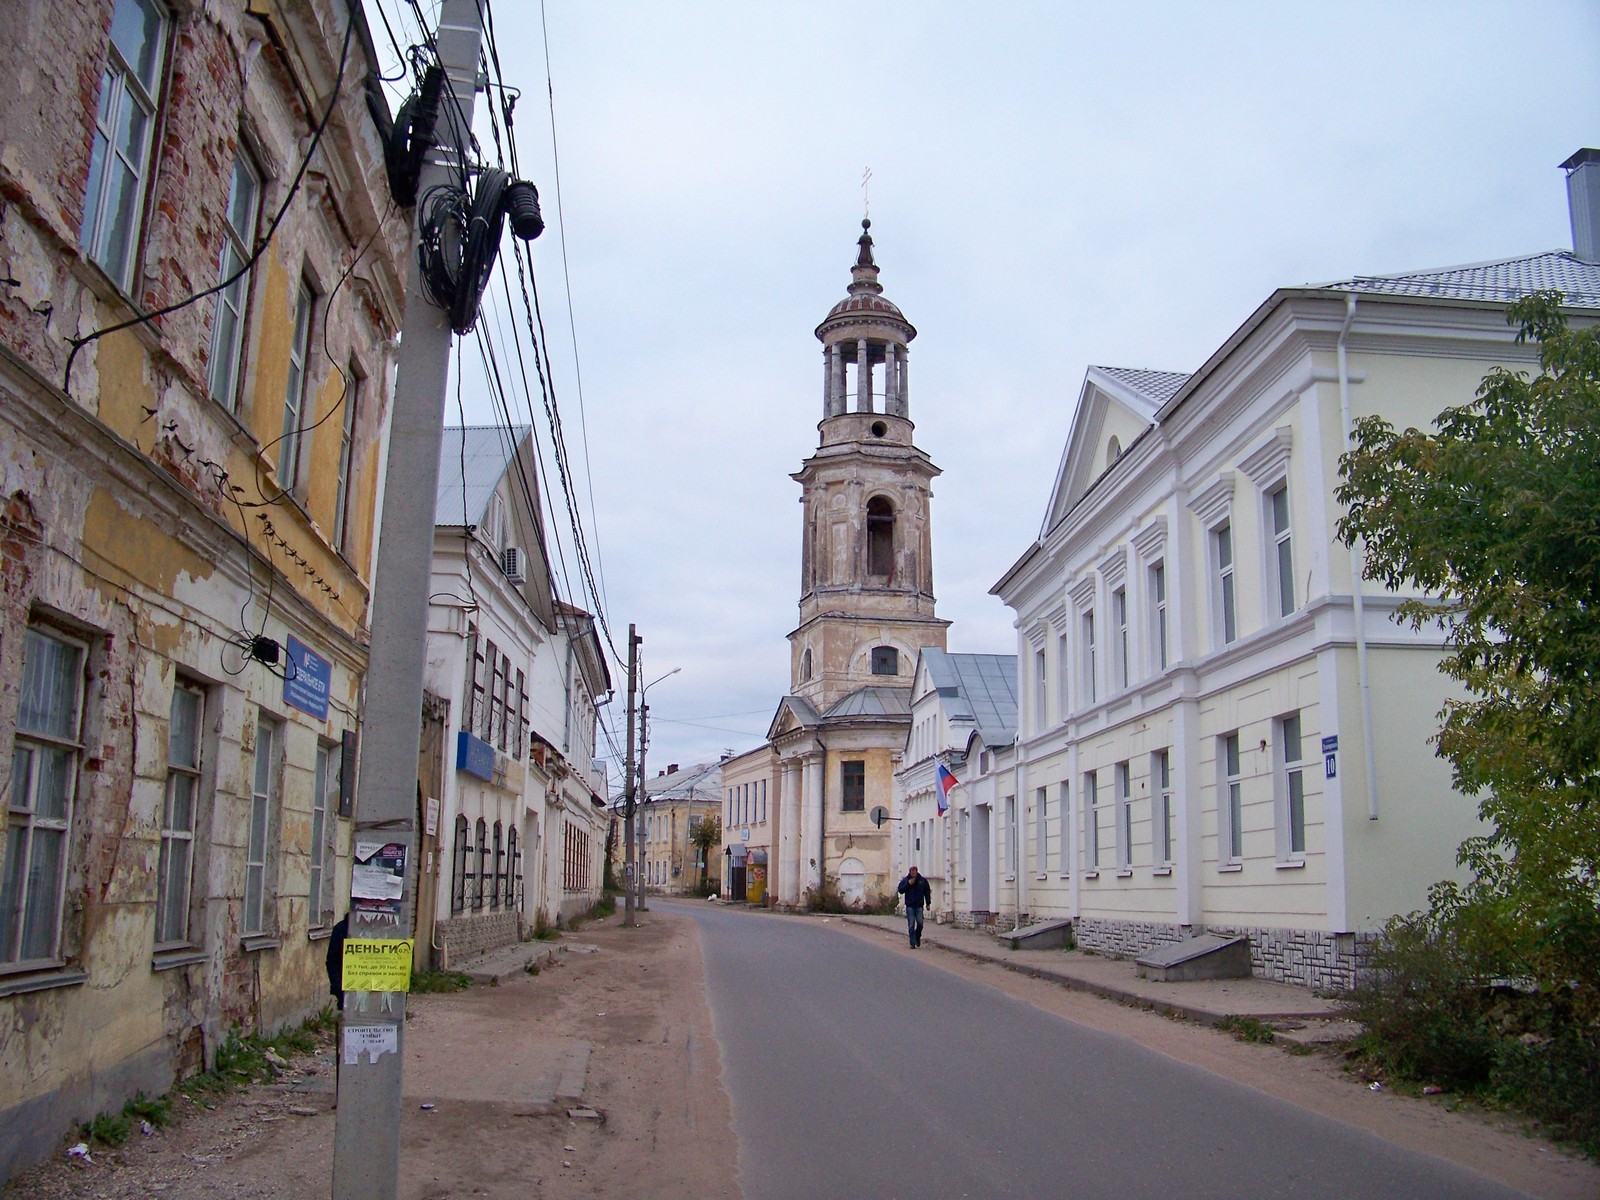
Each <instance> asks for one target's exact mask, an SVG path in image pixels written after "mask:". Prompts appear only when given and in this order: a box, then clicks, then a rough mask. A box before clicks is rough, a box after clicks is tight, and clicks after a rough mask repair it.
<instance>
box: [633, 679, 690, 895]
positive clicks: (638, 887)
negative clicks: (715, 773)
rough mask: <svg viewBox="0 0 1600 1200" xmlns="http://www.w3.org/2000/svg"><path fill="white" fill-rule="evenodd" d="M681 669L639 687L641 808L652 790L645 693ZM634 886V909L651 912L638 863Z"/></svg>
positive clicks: (637, 841)
mask: <svg viewBox="0 0 1600 1200" xmlns="http://www.w3.org/2000/svg"><path fill="white" fill-rule="evenodd" d="M681 670H683V668H682V667H673V668H672V670H670V671H668V672H667V673H666V674H665V675H658V676H657V677H656V678H654V679H652V680H651V681H650V682H649V683H647V684H645V685H644V686H643V687H642V688H640V689H639V807H640V808H643V807H644V806H645V805H646V804H649V803H650V792H649V790H648V789H647V788H646V787H645V780H646V778H647V776H646V775H645V773H644V750H645V743H646V741H647V732H646V731H647V728H648V726H647V725H646V722H647V720H648V718H649V714H650V706H649V705H648V704H646V703H645V702H644V697H645V693H646V692H648V691H649V690H650V689H651V688H653V687H655V685H656V684H658V683H660V682H661V681H662V680H663V679H670V678H672V676H674V675H676V674H677V673H678V672H679V671H681ZM638 819H639V817H638V811H637V810H635V813H634V820H635V821H637V820H638ZM633 844H634V845H635V846H641V845H642V844H643V843H642V841H641V839H640V837H639V831H637V830H635V832H634V838H633ZM633 888H634V902H633V908H634V911H635V912H649V911H650V910H649V908H647V907H646V905H645V902H644V872H643V871H642V870H640V869H639V866H638V864H637V863H636V864H635V865H634V871H633Z"/></svg>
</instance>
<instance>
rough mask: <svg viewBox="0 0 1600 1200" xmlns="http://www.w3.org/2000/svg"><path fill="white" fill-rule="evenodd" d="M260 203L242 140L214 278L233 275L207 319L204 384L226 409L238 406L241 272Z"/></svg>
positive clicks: (245, 298) (244, 293)
mask: <svg viewBox="0 0 1600 1200" xmlns="http://www.w3.org/2000/svg"><path fill="white" fill-rule="evenodd" d="M260 204H261V175H260V172H258V171H257V170H256V168H255V164H254V163H252V162H251V161H250V153H249V151H247V150H246V149H245V148H244V145H243V143H241V144H240V146H239V149H238V152H237V153H236V154H235V155H234V159H233V179H232V181H231V182H230V183H229V185H228V207H227V209H226V211H225V212H224V213H223V222H222V257H221V262H219V263H218V264H217V280H218V282H222V281H224V280H228V279H233V276H235V275H239V277H238V278H237V279H233V282H232V283H229V284H228V286H227V287H225V288H223V289H222V290H221V291H220V292H218V293H217V308H216V313H215V315H214V316H213V317H212V319H211V361H210V364H209V368H208V375H209V378H208V379H207V381H206V383H207V387H208V389H209V390H210V392H211V398H212V399H213V400H215V401H216V402H217V403H218V404H220V405H222V407H224V408H226V409H227V410H228V411H229V412H233V411H234V410H235V409H236V408H237V407H238V402H239V368H240V365H241V361H242V359H243V357H244V318H245V308H246V306H247V304H248V303H249V299H250V276H249V274H248V273H245V274H242V275H240V274H239V272H240V271H241V270H243V268H244V264H245V263H246V262H248V261H249V260H250V254H251V251H252V249H253V247H254V243H255V236H256V214H257V212H258V211H259V209H260Z"/></svg>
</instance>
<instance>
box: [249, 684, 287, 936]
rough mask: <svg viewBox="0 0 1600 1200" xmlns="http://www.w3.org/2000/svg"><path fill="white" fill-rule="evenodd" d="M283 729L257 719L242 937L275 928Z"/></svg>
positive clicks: (269, 720) (265, 719)
mask: <svg viewBox="0 0 1600 1200" xmlns="http://www.w3.org/2000/svg"><path fill="white" fill-rule="evenodd" d="M284 731H285V725H284V723H283V722H282V721H278V720H275V719H273V718H272V717H269V716H267V715H266V714H265V713H262V714H260V715H259V716H257V718H256V749H255V755H254V763H253V766H252V776H253V778H252V782H251V785H250V823H249V826H248V829H247V832H246V838H245V854H244V903H243V905H242V906H241V908H240V919H239V929H240V932H241V933H243V934H244V936H245V937H268V936H271V935H272V934H273V933H274V932H276V924H277V907H278V904H277V900H278V897H277V888H276V884H277V869H276V868H277V861H278V854H277V833H278V805H279V800H280V797H281V796H282V794H283V783H282V780H283V757H284V754H283V750H284V745H283V743H284Z"/></svg>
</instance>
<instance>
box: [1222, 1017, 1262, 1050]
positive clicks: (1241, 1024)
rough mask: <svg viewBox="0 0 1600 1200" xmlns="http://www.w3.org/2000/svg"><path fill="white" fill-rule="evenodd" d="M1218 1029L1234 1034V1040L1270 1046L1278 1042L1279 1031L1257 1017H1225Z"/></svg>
mask: <svg viewBox="0 0 1600 1200" xmlns="http://www.w3.org/2000/svg"><path fill="white" fill-rule="evenodd" d="M1217 1028H1218V1029H1222V1030H1226V1031H1227V1032H1228V1033H1231V1034H1233V1036H1234V1040H1236V1041H1240V1042H1252V1043H1254V1044H1256V1045H1258V1046H1270V1045H1272V1043H1273V1042H1274V1041H1276V1040H1277V1031H1276V1030H1274V1029H1273V1028H1272V1026H1271V1025H1268V1024H1267V1023H1266V1022H1265V1021H1262V1020H1260V1019H1258V1018H1256V1017H1223V1018H1222V1020H1220V1021H1218V1022H1217Z"/></svg>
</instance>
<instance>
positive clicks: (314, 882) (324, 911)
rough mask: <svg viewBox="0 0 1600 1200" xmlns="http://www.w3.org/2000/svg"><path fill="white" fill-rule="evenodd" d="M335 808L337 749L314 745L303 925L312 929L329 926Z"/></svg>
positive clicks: (337, 789)
mask: <svg viewBox="0 0 1600 1200" xmlns="http://www.w3.org/2000/svg"><path fill="white" fill-rule="evenodd" d="M338 808H339V747H337V746H333V745H329V744H326V743H318V745H317V762H316V771H315V778H314V779H313V781H312V792H311V887H310V889H309V900H310V905H309V907H308V908H307V910H306V923H307V924H308V925H310V926H311V927H312V928H313V929H315V928H317V927H318V926H326V925H330V924H332V923H333V917H334V913H333V868H334V853H335V852H334V833H335V831H336V830H337V828H338V826H337V823H336V822H335V821H334V819H333V814H334V813H336V812H337V811H338Z"/></svg>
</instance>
